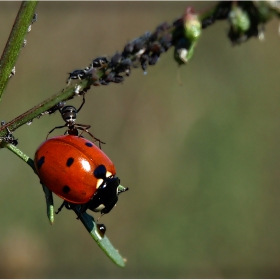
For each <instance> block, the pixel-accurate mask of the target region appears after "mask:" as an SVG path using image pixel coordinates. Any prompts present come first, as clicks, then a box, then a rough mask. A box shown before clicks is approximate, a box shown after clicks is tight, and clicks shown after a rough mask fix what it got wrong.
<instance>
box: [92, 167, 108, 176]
mask: <svg viewBox="0 0 280 280" xmlns="http://www.w3.org/2000/svg"><path fill="white" fill-rule="evenodd" d="M106 172H107V170H106V167H105V166H104V165H103V164H101V165H98V166H97V167H96V168H95V169H94V171H93V175H94V177H95V178H97V179H105V178H106Z"/></svg>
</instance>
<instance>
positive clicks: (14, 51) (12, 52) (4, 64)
mask: <svg viewBox="0 0 280 280" xmlns="http://www.w3.org/2000/svg"><path fill="white" fill-rule="evenodd" d="M36 5H37V1H23V2H22V4H21V6H20V9H19V11H18V14H17V17H16V20H15V23H14V25H13V28H12V31H11V33H10V36H9V39H8V41H7V43H6V46H5V49H4V52H3V54H2V57H1V60H0V66H1V67H0V102H1V99H2V95H3V92H4V89H5V87H6V85H7V83H8V80H9V75H10V73H11V71H12V69H13V67H14V66H15V64H16V60H17V58H18V56H19V52H20V49H21V48H22V44H23V40H24V37H25V35H26V32H27V29H28V26H29V25H30V24H31V20H32V17H33V15H34V11H35V8H36Z"/></svg>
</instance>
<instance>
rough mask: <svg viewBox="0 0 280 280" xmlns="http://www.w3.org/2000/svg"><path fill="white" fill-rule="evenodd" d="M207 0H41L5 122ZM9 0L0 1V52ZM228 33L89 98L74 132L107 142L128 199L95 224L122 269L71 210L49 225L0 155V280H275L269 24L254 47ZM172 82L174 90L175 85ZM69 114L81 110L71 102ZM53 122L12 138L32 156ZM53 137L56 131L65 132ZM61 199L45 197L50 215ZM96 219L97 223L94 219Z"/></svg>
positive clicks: (20, 169)
mask: <svg viewBox="0 0 280 280" xmlns="http://www.w3.org/2000/svg"><path fill="white" fill-rule="evenodd" d="M213 3H214V2H212V3H211V2H39V4H38V7H37V10H36V11H37V13H38V22H37V23H36V24H34V25H33V26H32V31H31V33H29V34H28V35H27V37H26V38H27V46H26V48H25V49H23V50H22V52H21V54H20V57H19V59H18V62H17V64H16V76H15V77H13V78H12V79H11V80H10V82H9V84H8V88H7V90H6V92H5V95H4V97H3V100H2V103H1V104H0V118H1V120H5V121H10V120H12V119H13V118H15V117H17V116H18V115H20V114H22V113H23V112H25V111H27V110H28V109H30V108H31V107H33V106H35V105H37V104H38V103H40V102H41V101H43V100H45V99H46V98H48V97H49V96H51V95H53V94H54V93H56V92H58V91H60V90H61V89H62V88H63V87H64V86H65V81H66V79H67V77H68V75H67V73H68V72H71V71H72V70H74V69H77V68H84V67H85V66H87V65H88V64H89V63H90V62H91V60H92V59H93V58H96V57H97V56H100V55H113V54H114V53H115V52H116V51H118V50H119V51H121V50H122V49H123V46H124V45H125V43H126V42H128V41H129V40H132V39H134V38H136V37H139V36H140V35H142V34H143V33H144V32H146V31H153V30H154V29H155V27H156V26H157V25H159V24H160V23H162V22H163V21H168V22H172V21H173V20H174V19H176V18H177V17H179V16H181V15H182V13H183V11H184V9H185V7H186V6H188V5H193V6H194V7H195V8H196V10H197V11H201V10H202V11H203V10H204V9H205V8H207V7H209V6H211V5H213ZM20 4H21V3H20V2H1V3H0V15H1V25H0V30H1V38H0V47H1V49H3V48H4V46H5V44H6V40H7V38H8V36H9V32H10V29H11V27H12V25H13V22H14V19H15V16H16V14H17V11H18V8H19V6H20ZM227 28H228V24H227V22H217V23H216V24H214V25H213V26H211V27H209V28H208V29H206V30H205V31H203V33H202V38H201V39H200V41H199V44H198V47H197V48H196V50H195V55H194V57H193V59H192V60H191V62H190V63H189V65H187V66H185V67H181V68H180V71H179V70H178V66H177V64H176V63H175V62H174V61H173V50H170V51H168V52H167V53H166V54H164V55H162V57H161V59H160V61H159V63H158V64H157V65H156V66H154V67H149V68H148V74H147V75H143V72H142V71H141V70H140V69H136V70H133V71H132V75H131V77H129V78H127V79H126V80H125V82H124V83H123V84H110V85H109V86H101V87H94V88H92V89H91V90H90V91H89V92H88V93H87V95H86V104H85V106H84V108H83V110H82V111H81V112H80V113H79V116H78V120H77V122H78V123H82V124H90V125H92V128H91V132H92V133H93V134H94V135H95V136H96V137H98V138H100V139H102V140H103V141H105V142H106V145H105V146H103V150H104V151H105V152H106V153H107V154H108V155H109V157H110V158H111V159H112V160H113V161H114V163H115V166H116V168H117V174H118V176H119V177H120V178H121V183H122V185H124V186H126V187H129V188H130V190H129V192H127V193H125V194H123V195H121V197H120V200H119V202H118V204H117V206H116V207H115V208H114V209H113V211H112V212H111V213H110V214H109V215H105V216H103V217H102V219H101V220H100V222H102V223H104V224H106V226H107V236H108V237H109V238H110V240H111V242H112V243H113V244H114V245H115V247H116V248H118V249H119V251H120V253H121V254H122V255H123V256H124V257H125V258H127V265H126V267H125V268H119V267H117V266H115V265H114V264H113V263H112V262H111V261H110V260H109V259H108V258H107V257H106V255H105V254H104V253H103V252H102V251H101V250H100V249H99V247H98V246H97V245H96V244H95V242H94V241H93V240H92V239H91V237H90V236H89V234H88V233H87V232H86V230H85V229H84V227H83V226H82V224H81V223H80V222H79V221H78V220H76V215H75V214H74V212H72V211H66V210H64V211H62V213H60V215H57V216H55V224H54V225H53V226H50V225H49V222H48V220H47V217H46V208H45V201H44V194H43V192H42V189H41V186H40V184H39V179H38V178H37V177H36V176H35V175H34V173H33V172H32V170H31V169H30V168H29V167H28V166H27V165H26V164H24V163H23V162H22V161H20V160H19V159H18V158H16V157H15V156H14V155H13V154H12V153H10V152H9V151H8V150H1V157H2V161H1V163H0V172H1V173H0V174H1V175H0V176H1V203H0V212H1V216H0V222H1V231H0V277H1V278H30V277H32V278H262V277H265V278H275V277H276V278H279V277H280V268H279V258H280V221H279V212H280V203H279V196H280V188H279V184H280V172H279V167H280V150H279V143H280V128H279V120H280V110H279V102H280V84H279V81H280V77H279V62H280V59H279V47H280V39H279V35H278V33H277V30H278V21H277V20H276V19H274V20H272V21H271V22H270V23H269V24H267V25H266V32H265V41H263V42H260V41H259V40H258V39H255V38H254V39H251V40H249V41H248V42H247V43H245V44H243V45H241V46H237V47H232V46H231V44H230V42H229V40H228V39H227V37H226V34H227ZM179 73H180V76H181V80H182V85H180V84H179V82H178V75H179ZM67 104H71V105H75V106H79V104H81V98H75V99H74V100H72V101H69V102H68V103H67ZM62 124H63V121H62V118H61V116H60V114H59V113H56V114H54V115H51V116H45V117H42V118H41V119H39V120H37V119H36V120H34V121H33V123H32V125H30V126H27V125H25V126H23V127H21V128H20V129H18V130H17V131H16V132H15V137H16V138H18V139H19V145H18V147H19V148H20V149H21V150H22V151H24V152H25V153H27V154H28V155H30V156H31V157H33V154H34V152H35V150H36V148H37V147H38V146H39V144H40V143H41V142H42V141H44V139H45V137H46V134H47V133H48V131H50V130H51V129H52V128H53V127H55V126H57V125H62ZM62 133H63V131H57V134H62ZM60 203H61V200H60V199H59V198H55V206H56V208H57V207H58V206H59V205H60ZM95 217H98V215H95Z"/></svg>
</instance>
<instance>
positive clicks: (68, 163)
mask: <svg viewBox="0 0 280 280" xmlns="http://www.w3.org/2000/svg"><path fill="white" fill-rule="evenodd" d="M73 162H74V159H73V158H72V157H70V158H68V159H67V162H66V166H67V167H70V166H71V165H72V164H73Z"/></svg>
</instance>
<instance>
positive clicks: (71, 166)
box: [34, 135, 116, 204]
mask: <svg viewBox="0 0 280 280" xmlns="http://www.w3.org/2000/svg"><path fill="white" fill-rule="evenodd" d="M34 163H35V167H36V170H37V174H38V176H39V178H40V180H41V182H42V183H43V184H44V185H45V186H47V187H48V188H49V189H50V190H51V191H52V192H54V193H55V194H56V195H58V196H60V197H61V198H63V199H64V200H66V201H68V202H71V203H76V204H83V203H86V202H88V201H89V200H90V199H91V197H92V196H93V194H94V192H95V191H96V189H97V188H98V187H99V185H100V183H101V182H98V180H102V179H97V178H96V177H95V176H94V170H95V169H96V167H98V166H99V165H104V166H105V167H106V169H107V175H106V176H109V175H115V174H116V170H115V166H114V164H113V162H112V161H111V160H110V159H109V158H108V157H107V156H106V155H105V154H104V152H102V151H101V150H100V149H99V148H98V147H97V146H96V145H94V144H93V143H92V142H90V141H89V140H87V139H84V138H81V137H78V136H73V135H63V136H57V137H54V138H50V139H48V140H46V141H45V142H43V143H42V144H41V146H40V147H39V148H38V149H37V151H36V153H35V159H34ZM108 172H109V174H108Z"/></svg>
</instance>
